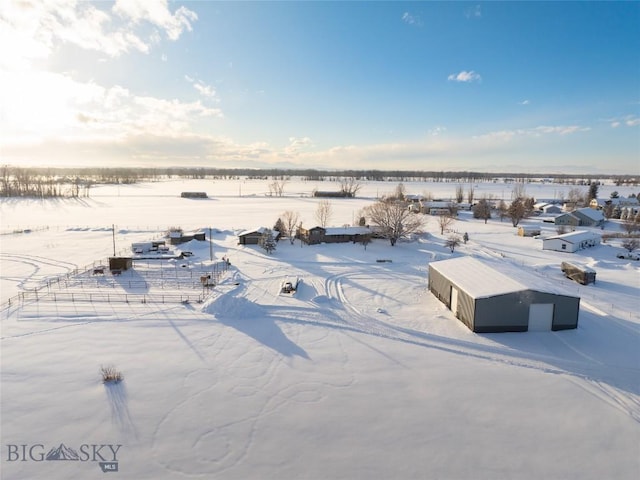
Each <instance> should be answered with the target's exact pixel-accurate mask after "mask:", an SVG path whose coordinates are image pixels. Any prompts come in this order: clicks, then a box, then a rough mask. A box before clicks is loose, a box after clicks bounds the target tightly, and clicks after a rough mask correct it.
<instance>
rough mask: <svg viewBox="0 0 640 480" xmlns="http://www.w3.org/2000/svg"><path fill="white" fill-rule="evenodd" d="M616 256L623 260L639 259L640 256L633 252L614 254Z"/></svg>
mask: <svg viewBox="0 0 640 480" xmlns="http://www.w3.org/2000/svg"><path fill="white" fill-rule="evenodd" d="M616 256H617V257H618V258H622V259H623V260H640V256H639V255H636V254H635V253H619V254H618V255H616Z"/></svg>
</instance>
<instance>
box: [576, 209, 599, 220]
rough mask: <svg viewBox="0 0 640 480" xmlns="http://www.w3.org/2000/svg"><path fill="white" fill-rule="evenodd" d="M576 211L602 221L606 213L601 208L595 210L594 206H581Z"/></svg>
mask: <svg viewBox="0 0 640 480" xmlns="http://www.w3.org/2000/svg"><path fill="white" fill-rule="evenodd" d="M574 213H580V214H582V215H584V216H585V217H589V218H590V219H591V220H595V221H600V220H603V219H604V215H603V214H602V212H601V211H600V210H594V209H593V208H589V207H586V208H579V209H578V210H576V211H575V212H574Z"/></svg>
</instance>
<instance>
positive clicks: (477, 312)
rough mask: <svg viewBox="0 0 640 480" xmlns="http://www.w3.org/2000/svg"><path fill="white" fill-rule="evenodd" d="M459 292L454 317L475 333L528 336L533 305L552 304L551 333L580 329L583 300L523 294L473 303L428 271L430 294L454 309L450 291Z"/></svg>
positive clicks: (438, 274)
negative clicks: (505, 333)
mask: <svg viewBox="0 0 640 480" xmlns="http://www.w3.org/2000/svg"><path fill="white" fill-rule="evenodd" d="M452 289H457V290H458V301H457V304H458V308H457V311H456V312H453V314H454V315H455V316H456V317H457V318H458V319H459V320H460V321H461V322H462V323H464V324H465V325H466V326H467V327H468V328H469V329H470V330H472V331H474V332H476V333H489V332H526V331H527V330H528V328H529V308H530V306H531V305H532V304H549V303H550V304H553V305H554V309H553V322H552V327H551V329H552V330H566V329H570V328H577V326H578V314H579V311H580V299H579V298H577V297H569V296H566V295H556V294H553V293H546V292H539V291H536V290H522V291H519V292H513V293H507V294H501V295H494V296H491V297H486V298H478V299H474V298H472V297H471V296H469V295H468V294H467V293H466V292H464V291H463V290H460V289H459V288H458V287H457V286H456V285H455V284H454V283H453V282H452V281H451V280H449V279H448V278H447V277H445V276H443V275H441V274H440V273H439V272H438V271H436V270H435V269H433V268H431V267H429V290H430V291H431V293H433V294H434V295H435V296H436V297H437V298H438V299H439V300H440V301H441V302H442V303H444V304H445V305H446V306H447V307H448V308H449V309H451V291H452Z"/></svg>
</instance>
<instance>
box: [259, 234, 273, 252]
mask: <svg viewBox="0 0 640 480" xmlns="http://www.w3.org/2000/svg"><path fill="white" fill-rule="evenodd" d="M259 245H260V246H261V247H262V248H264V250H265V251H266V252H267V253H268V254H271V253H273V252H275V251H276V240H275V239H274V238H273V232H272V231H271V230H265V231H264V232H263V234H262V236H261V237H260V241H259Z"/></svg>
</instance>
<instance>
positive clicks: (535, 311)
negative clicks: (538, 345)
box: [529, 303, 553, 332]
mask: <svg viewBox="0 0 640 480" xmlns="http://www.w3.org/2000/svg"><path fill="white" fill-rule="evenodd" d="M552 324H553V303H534V304H532V305H531V306H530V307H529V331H530V332H548V331H549V330H551V325H552Z"/></svg>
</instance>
